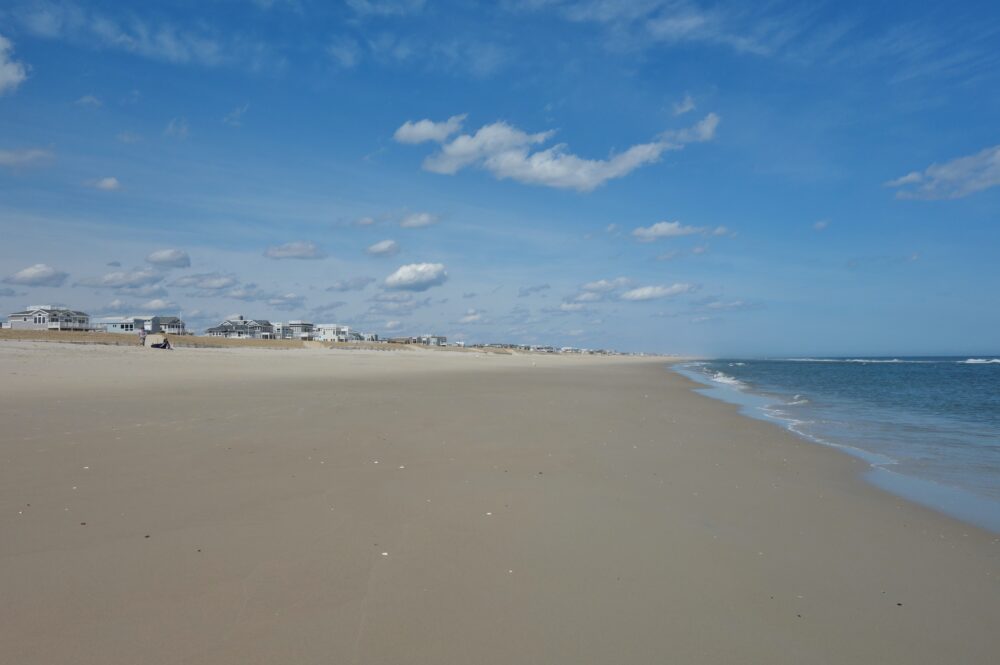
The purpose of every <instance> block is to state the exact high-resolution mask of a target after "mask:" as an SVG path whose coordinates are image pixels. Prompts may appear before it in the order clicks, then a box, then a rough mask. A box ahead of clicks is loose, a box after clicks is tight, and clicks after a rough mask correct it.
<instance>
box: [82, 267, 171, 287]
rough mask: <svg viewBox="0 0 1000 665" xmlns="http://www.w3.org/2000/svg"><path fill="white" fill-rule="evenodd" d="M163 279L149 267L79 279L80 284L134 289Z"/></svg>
mask: <svg viewBox="0 0 1000 665" xmlns="http://www.w3.org/2000/svg"><path fill="white" fill-rule="evenodd" d="M162 279H163V275H162V274H161V273H156V272H153V271H152V270H149V269H142V270H115V271H112V272H109V273H105V274H103V275H101V276H100V277H85V278H83V279H81V280H80V282H79V284H80V285H81V286H91V287H97V288H108V289H134V288H139V287H143V286H150V285H153V284H156V283H157V282H160V281H161V280H162Z"/></svg>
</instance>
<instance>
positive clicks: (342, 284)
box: [326, 277, 375, 293]
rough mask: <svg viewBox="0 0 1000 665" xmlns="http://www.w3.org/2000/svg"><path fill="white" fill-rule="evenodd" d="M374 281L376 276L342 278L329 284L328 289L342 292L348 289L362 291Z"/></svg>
mask: <svg viewBox="0 0 1000 665" xmlns="http://www.w3.org/2000/svg"><path fill="white" fill-rule="evenodd" d="M374 281H375V278H374V277H351V278H349V279H340V280H337V281H336V282H334V283H333V284H331V285H330V286H328V287H327V288H326V290H327V291H336V292H340V293H343V292H346V291H362V290H364V288H365V287H366V286H368V285H369V284H371V283H372V282H374Z"/></svg>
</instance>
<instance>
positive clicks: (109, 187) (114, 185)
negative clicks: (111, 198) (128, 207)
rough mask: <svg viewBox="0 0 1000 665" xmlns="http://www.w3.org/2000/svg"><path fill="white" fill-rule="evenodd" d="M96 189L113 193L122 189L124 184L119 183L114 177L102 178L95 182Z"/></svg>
mask: <svg viewBox="0 0 1000 665" xmlns="http://www.w3.org/2000/svg"><path fill="white" fill-rule="evenodd" d="M94 187H96V188H97V189H103V190H104V191H106V192H113V191H116V190H119V189H121V188H122V184H121V183H120V182H118V178H115V177H114V176H109V177H107V178H101V179H99V180H95V181H94Z"/></svg>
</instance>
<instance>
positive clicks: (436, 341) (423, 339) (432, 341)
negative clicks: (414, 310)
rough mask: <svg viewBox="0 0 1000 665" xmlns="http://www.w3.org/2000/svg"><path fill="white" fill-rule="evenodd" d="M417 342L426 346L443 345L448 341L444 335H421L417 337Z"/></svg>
mask: <svg viewBox="0 0 1000 665" xmlns="http://www.w3.org/2000/svg"><path fill="white" fill-rule="evenodd" d="M417 342H418V343H419V344H426V345H427V346H445V345H446V344H447V343H448V338H447V337H445V336H444V335H421V336H420V337H419V338H417Z"/></svg>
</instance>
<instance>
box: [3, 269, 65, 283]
mask: <svg viewBox="0 0 1000 665" xmlns="http://www.w3.org/2000/svg"><path fill="white" fill-rule="evenodd" d="M67 277H69V274H68V273H65V272H63V271H62V270H56V269H55V268H53V267H52V266H49V265H46V264H44V263H36V264H35V265H33V266H28V267H27V268H25V269H24V270H18V271H17V272H16V273H14V274H13V275H7V276H6V277H4V278H3V281H4V283H5V284H19V285H21V286H62V285H63V284H64V283H65V282H66V278H67Z"/></svg>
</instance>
